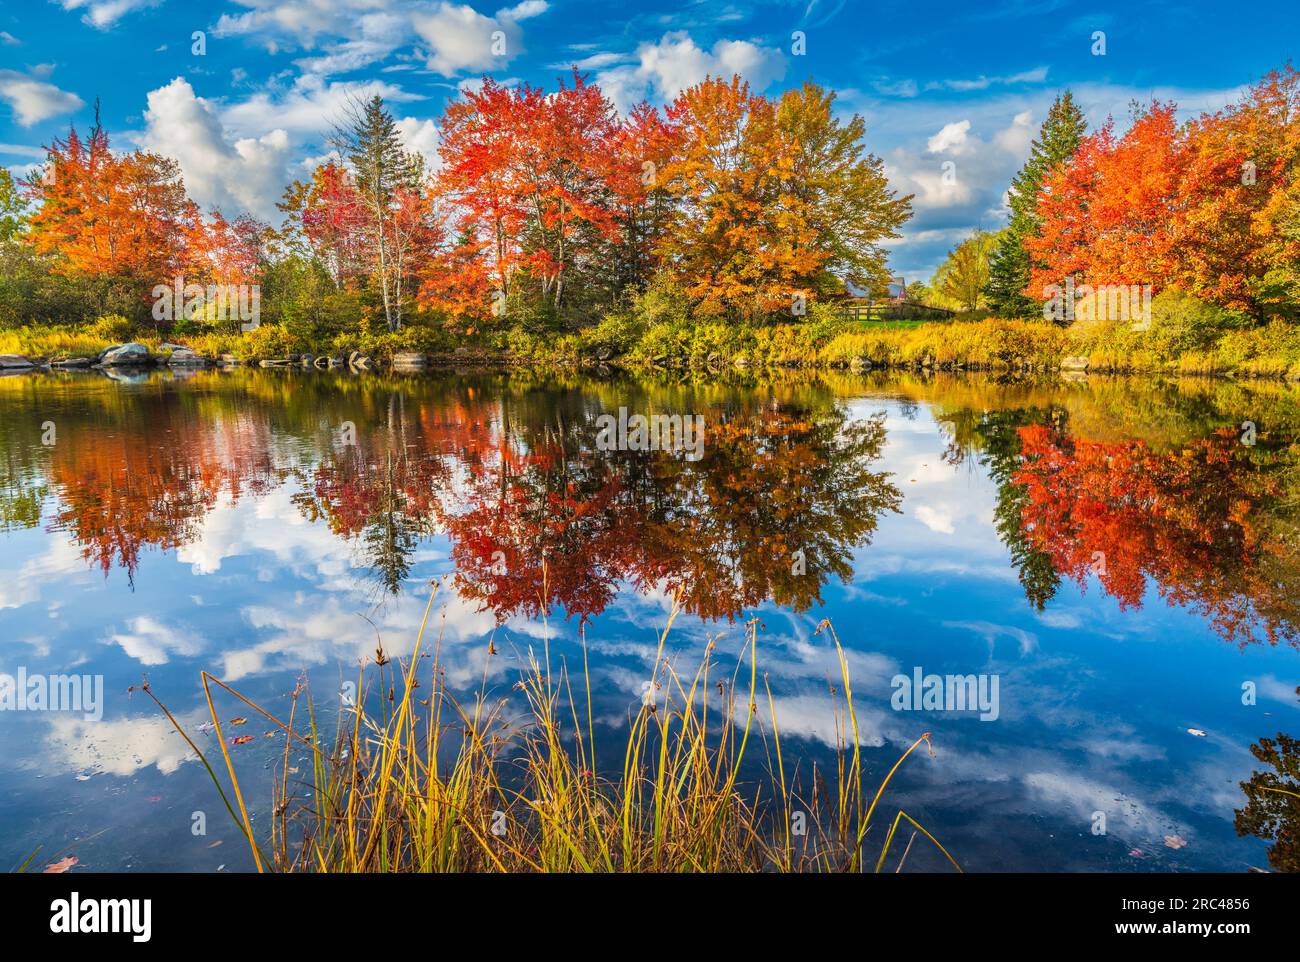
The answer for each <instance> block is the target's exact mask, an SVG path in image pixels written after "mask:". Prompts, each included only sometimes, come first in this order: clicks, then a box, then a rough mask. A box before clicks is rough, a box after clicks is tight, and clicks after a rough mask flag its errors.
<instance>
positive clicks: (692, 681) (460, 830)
mask: <svg viewBox="0 0 1300 962" xmlns="http://www.w3.org/2000/svg"><path fill="white" fill-rule="evenodd" d="M435 594H436V592H435ZM432 605H433V598H432V597H431V598H430V602H429V608H426V610H425V616H424V621H423V623H422V625H421V628H420V634H419V637H418V638H417V640H416V643H415V646H414V649H413V651H412V652H411V655H410V656H409V657H408V658H406V659H396V660H394V661H390V660H389V659H388V658H387V656H385V655H384V653H383V651H382V648H381V649H380V650H379V651H377V652H376V657H375V659H374V661H373V663H372V664H371V665H370V666H369V668H366V667H363V668H362V669H361V674H360V677H359V678H358V685H357V691H358V692H359V693H360V694H359V695H358V697H357V698H356V705H357V706H358V708H357V709H355V710H352V711H347V710H345V711H344V712H343V713H342V714H341V715H340V722H339V725H338V730H337V732H336V733H335V734H333V735H332V736H326V735H324V734H323V733H322V732H320V731H319V730H318V728H317V718H316V713H315V711H314V710H313V709H312V707H311V705H310V701H308V702H307V704H306V705H304V704H303V701H302V697H301V695H302V693H301V692H299V693H297V694H295V696H294V698H293V701H292V705H291V707H290V709H289V714H288V718H287V719H286V720H285V721H281V720H280V719H278V718H276V717H274V716H273V715H272V714H270V713H268V712H266V711H265V710H263V709H262V708H260V707H259V706H257V705H255V704H253V703H252V702H250V701H247V700H246V699H244V698H243V696H241V695H239V693H238V692H235V691H234V690H233V689H231V688H229V687H228V686H226V685H224V684H223V683H221V682H219V681H218V680H217V679H215V678H213V677H212V676H210V675H207V674H204V676H203V685H204V690H205V692H206V694H207V703H208V707H209V709H210V712H211V717H212V724H213V726H214V728H215V734H216V737H217V739H218V740H219V742H220V745H221V757H220V758H216V757H213V758H211V759H209V758H208V757H207V756H206V755H205V754H204V753H203V752H202V751H201V750H200V748H199V747H198V745H197V744H195V742H194V741H193V740H192V739H191V737H190V735H189V734H188V733H186V732H184V731H183V730H182V729H181V728H180V726H179V725H177V729H178V731H180V732H181V734H182V735H183V736H184V737H185V739H186V741H187V742H188V743H189V744H190V747H191V748H192V749H193V750H194V752H195V753H196V754H198V755H199V757H200V759H201V760H202V762H203V764H204V765H205V766H207V767H208V771H209V774H210V775H211V776H212V779H213V782H214V784H215V785H216V788H217V790H218V791H219V792H220V793H221V796H222V798H223V800H224V801H225V803H226V807H227V809H228V811H229V812H230V814H231V817H232V818H233V819H234V820H235V822H236V824H237V825H239V827H240V830H241V832H242V833H243V834H244V836H245V838H246V839H248V841H249V845H250V852H251V854H252V858H253V861H254V863H255V864H256V865H257V867H258V869H259V870H262V871H276V872H406V871H410V872H447V871H510V872H516V871H525V872H613V871H619V872H678V871H680V872H699V871H708V872H743V871H863V870H865V871H872V870H874V871H880V870H882V869H884V868H885V867H886V864H887V867H888V870H890V871H892V870H895V869H896V868H900V867H901V866H902V865H903V864H904V863H905V861H906V858H907V856H908V853H909V852H910V851H911V849H912V848H913V843H917V844H933V845H935V846H938V848H939V851H940V852H942V854H943V856H945V857H946V858H947V859H948V861H950V862H951V863H952V864H953V866H954V867H956V868H958V870H960V869H959V866H958V865H957V863H956V861H954V860H953V859H952V858H951V856H949V855H948V853H947V852H946V851H944V850H943V848H942V846H940V845H939V843H938V841H937V840H935V839H934V838H933V837H932V836H930V835H929V833H928V832H927V831H926V830H925V829H924V828H922V827H921V826H920V825H918V824H917V823H916V822H914V821H913V820H912V819H911V817H910V816H908V815H907V814H906V813H905V812H903V811H894V812H893V813H892V817H887V816H886V815H885V813H884V811H883V809H882V808H881V807H880V801H881V798H882V796H883V795H884V792H885V789H886V788H887V787H888V785H889V782H890V780H891V779H892V777H893V775H894V773H895V772H896V771H897V770H898V769H899V767H900V766H901V765H902V763H903V760H904V759H906V758H907V756H908V755H910V754H911V753H912V752H913V751H914V750H915V749H916V748H918V747H919V746H920V745H921V744H922V743H925V745H926V746H927V748H928V747H929V737H930V736H929V734H928V733H926V734H922V735H920V736H919V737H918V738H917V739H916V741H915V742H913V743H912V745H911V746H910V747H909V748H907V750H906V751H905V752H903V753H902V756H901V757H900V758H899V759H898V760H897V762H896V763H895V764H894V766H893V768H892V769H890V770H889V772H888V773H887V774H885V775H884V777H883V778H882V779H881V781H880V783H879V785H878V787H877V788H876V789H875V790H874V791H872V790H870V789H869V788H868V787H867V776H866V774H865V773H864V771H863V760H862V757H861V753H860V749H859V744H860V742H859V737H858V722H857V715H856V713H855V710H854V707H853V699H852V688H851V679H850V678H849V675H848V666H847V661H846V659H845V656H844V652H843V650H842V649H841V648H840V644H839V640H838V638H837V637H836V636H835V633H834V631H833V629H830V626H829V624H828V623H825V622H824V623H823V626H822V628H820V629H819V632H821V633H823V634H824V635H827V636H829V640H830V641H831V643H833V644H834V646H835V649H836V652H837V653H838V656H839V666H840V678H838V679H836V680H835V682H834V683H833V684H832V687H831V695H830V697H831V699H832V711H833V714H834V721H835V731H836V733H837V736H838V738H837V740H838V749H837V751H836V762H835V771H834V772H830V773H825V772H821V771H819V770H817V769H815V768H814V769H811V770H807V769H804V768H801V766H800V765H799V763H798V761H797V760H796V759H794V758H792V757H791V756H790V752H789V746H788V745H785V746H783V744H782V733H781V730H780V726H779V724H778V713H777V710H776V705H775V702H774V700H773V698H772V694H771V691H770V690H769V689H768V687H767V683H766V680H765V677H764V676H763V675H762V674H761V673H760V671H759V667H758V662H759V660H760V658H759V652H758V635H757V625H756V623H753V622H751V623H750V624H749V625H748V626H747V628H746V633H745V644H744V646H743V648H742V651H741V652H740V655H739V658H738V659H737V660H736V661H735V662H734V663H729V662H728V661H727V660H724V659H723V658H722V657H721V656H720V655H719V653H718V652H717V650H716V648H715V646H714V645H713V644H710V645H709V648H708V651H707V653H706V656H705V659H704V662H703V664H702V665H700V667H699V668H698V670H696V671H695V672H694V673H693V674H678V672H677V670H676V669H675V667H674V660H673V659H672V658H671V657H666V656H665V649H666V646H667V643H668V638H669V634H670V631H671V627H672V623H673V620H674V618H675V617H676V614H677V612H678V610H679V608H678V607H677V605H676V604H674V607H673V610H672V612H671V613H670V616H669V619H668V622H667V625H666V627H665V628H664V630H663V633H662V634H661V635H660V638H659V643H658V651H657V652H656V656H655V662H654V668H653V671H652V673H651V677H650V679H649V686H648V693H647V696H646V698H645V699H644V700H643V701H642V702H641V703H640V704H637V705H634V706H632V707H631V708H629V712H628V716H629V717H628V729H627V734H626V736H625V741H624V742H621V743H619V744H618V745H617V750H616V752H615V753H614V755H616V756H617V757H620V758H621V759H622V764H621V767H620V768H618V769H616V770H614V771H612V772H610V771H605V770H600V769H599V768H598V765H597V762H596V758H597V757H598V756H599V755H601V753H598V752H597V747H596V738H597V729H596V726H595V724H594V722H593V709H592V693H591V688H590V678H589V676H588V675H587V673H586V669H585V661H586V660H585V649H584V665H583V671H582V673H581V674H580V675H575V676H573V677H571V676H570V674H569V673H568V671H567V670H566V669H565V668H564V667H563V664H562V663H561V666H560V667H559V668H556V667H555V666H553V665H552V664H551V659H550V652H549V646H548V647H547V648H546V649H545V650H544V654H543V655H542V660H541V661H538V660H536V659H533V658H531V657H530V664H529V666H528V668H527V670H526V671H525V672H524V673H523V675H522V677H521V678H520V679H519V681H518V683H517V684H516V685H515V686H514V687H515V688H516V689H518V690H519V691H521V692H522V693H523V696H524V698H525V699H526V702H527V709H526V710H525V711H523V712H522V713H521V712H518V711H515V710H512V708H511V707H510V706H509V705H508V703H507V700H506V699H505V698H494V697H493V696H492V695H491V694H490V693H489V691H488V690H487V682H486V679H487V677H488V676H489V674H490V671H489V661H490V659H492V658H493V657H497V656H496V653H495V651H494V650H493V648H492V645H491V643H489V644H488V646H487V648H486V650H485V652H484V679H485V680H484V685H483V688H482V689H481V690H480V692H479V693H478V695H477V696H476V697H475V698H474V700H473V702H472V703H468V702H462V701H459V700H458V699H457V698H456V697H455V696H454V695H453V694H452V692H451V691H449V690H448V688H447V687H446V684H445V679H444V675H443V672H442V670H441V663H440V654H441V649H442V639H441V637H439V638H438V639H437V640H436V641H434V642H432V643H430V642H429V641H428V640H427V639H426V626H427V624H428V618H429V609H430V608H431V607H432ZM823 629H824V630H823ZM145 691H146V692H148V693H149V694H150V696H151V697H154V693H153V692H152V691H150V690H149V689H148V687H147V686H146V687H145ZM368 695H369V696H370V697H367V696H368ZM214 699H217V700H222V701H225V702H229V701H230V700H231V699H235V700H237V703H238V704H239V710H240V711H246V710H249V709H251V710H252V711H254V712H257V713H258V714H259V715H261V716H262V717H263V718H265V720H266V721H267V722H268V723H269V724H271V725H273V726H275V727H276V728H277V729H279V730H280V731H281V732H283V733H284V736H285V747H284V756H283V759H282V762H281V768H280V772H279V773H278V775H277V777H276V779H275V781H276V787H275V789H274V796H275V797H274V798H273V799H270V800H269V801H270V808H271V809H272V811H273V813H274V815H273V818H272V827H271V829H270V833H269V835H266V834H262V833H259V832H258V831H257V830H255V829H254V828H253V821H252V819H250V817H249V815H248V805H249V801H250V800H249V799H248V797H247V796H246V795H245V793H244V789H243V787H242V783H241V780H240V774H239V771H238V768H237V767H236V765H235V763H234V761H233V759H232V750H231V748H229V747H228V745H229V742H228V740H227V738H226V737H225V736H226V735H227V734H229V732H228V730H227V728H223V726H222V721H221V717H222V712H220V711H219V710H218V709H217V708H216V707H215V704H214ZM155 701H157V699H156V698H155ZM368 705H369V706H373V707H374V708H375V709H377V713H374V712H372V711H369V710H367V706H368ZM159 706H160V707H162V703H161V702H159ZM162 710H163V711H164V712H167V709H166V708H163V709H162ZM304 716H305V717H304ZM167 717H168V718H169V719H171V720H172V723H173V724H174V725H175V724H177V723H176V721H175V718H174V717H173V716H172V715H171V714H170V713H168V715H167ZM303 750H305V751H307V752H308V753H309V754H310V757H311V759H312V761H311V764H310V768H309V769H304V773H303V774H300V775H299V776H298V777H296V778H291V777H290V759H291V753H300V752H302V751H303ZM603 757H612V756H611V755H610V754H608V753H604V754H603ZM742 764H744V766H745V769H744V771H745V773H746V774H742ZM222 768H224V770H225V771H224V775H225V777H226V778H228V779H229V783H228V786H226V787H223V784H222V782H223V780H224V779H223V778H221V777H218V775H217V774H216V772H217V770H218V769H222ZM754 771H766V772H767V773H768V775H769V776H770V777H765V778H764V779H763V782H764V784H762V785H761V786H760V785H756V784H754V783H753V782H752V781H751V780H747V779H752V775H751V774H749V773H752V772H754ZM878 811H879V812H880V815H879V825H878V827H877V828H876V830H875V831H874V832H873V833H872V834H871V836H870V838H871V840H872V841H871V843H870V845H868V844H866V841H867V830H868V828H869V827H871V826H872V825H873V824H874V821H873V820H875V819H876V818H877V812H878ZM900 828H901V829H902V831H901V832H900V831H899V829H900ZM903 835H906V836H907V838H903V837H902V836H903Z"/></svg>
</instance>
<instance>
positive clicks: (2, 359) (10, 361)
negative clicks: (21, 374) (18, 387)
mask: <svg viewBox="0 0 1300 962" xmlns="http://www.w3.org/2000/svg"><path fill="white" fill-rule="evenodd" d="M35 366H36V365H35V364H34V363H32V361H31V360H30V359H28V358H25V357H23V356H22V355H21V354H0V371H27V370H30V369H31V368H34V367H35Z"/></svg>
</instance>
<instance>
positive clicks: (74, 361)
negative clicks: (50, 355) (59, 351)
mask: <svg viewBox="0 0 1300 962" xmlns="http://www.w3.org/2000/svg"><path fill="white" fill-rule="evenodd" d="M91 363H92V362H91V359H90V358H88V357H56V358H55V359H54V360H52V361H50V367H52V368H54V369H55V370H56V371H76V370H82V369H85V368H88V367H90V365H91Z"/></svg>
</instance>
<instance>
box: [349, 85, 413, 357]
mask: <svg viewBox="0 0 1300 962" xmlns="http://www.w3.org/2000/svg"><path fill="white" fill-rule="evenodd" d="M349 113H350V116H349V118H348V123H347V124H346V125H345V126H340V127H337V128H336V129H335V135H334V138H333V143H334V146H335V147H337V148H339V150H340V152H342V153H344V154H346V156H347V159H348V161H349V163H350V164H351V166H352V170H353V173H354V175H355V177H356V186H357V191H358V193H359V194H360V195H361V199H362V201H363V202H364V204H365V206H366V211H367V215H368V219H369V221H370V225H369V231H368V234H369V235H370V237H369V247H370V250H371V256H372V259H373V262H374V272H375V277H376V279H377V280H378V282H379V288H380V292H381V294H382V295H383V302H384V317H385V319H386V321H387V323H388V330H389V331H397V330H400V329H401V326H402V263H401V262H402V257H403V250H402V244H401V241H402V238H401V237H399V236H397V234H396V230H395V225H394V224H393V223H392V216H391V215H392V206H393V200H394V196H395V194H396V191H397V190H398V189H399V188H402V187H406V188H410V187H414V186H416V185H418V183H419V181H420V179H421V177H422V175H423V170H422V166H423V165H422V164H421V162H420V160H419V158H418V157H417V156H414V155H412V154H410V153H407V151H405V150H404V149H403V148H402V140H401V136H400V135H399V134H398V132H397V124H396V122H394V120H393V115H392V114H390V113H389V112H388V111H387V110H386V109H385V107H384V101H383V98H381V97H379V96H378V95H376V96H374V97H372V98H371V99H370V100H369V101H367V102H366V103H364V104H360V103H356V102H353V103H351V104H349Z"/></svg>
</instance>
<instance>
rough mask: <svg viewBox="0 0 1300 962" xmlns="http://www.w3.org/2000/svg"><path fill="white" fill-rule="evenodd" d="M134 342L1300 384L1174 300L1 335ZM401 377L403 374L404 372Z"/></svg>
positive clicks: (1, 348) (682, 365)
mask: <svg viewBox="0 0 1300 962" xmlns="http://www.w3.org/2000/svg"><path fill="white" fill-rule="evenodd" d="M125 341H136V342H138V343H142V344H144V345H145V346H146V347H148V348H149V349H150V351H151V353H152V354H153V355H154V360H155V361H158V362H165V361H166V360H167V357H168V351H169V348H170V347H172V346H174V345H181V346H184V347H186V348H189V349H191V350H193V351H194V352H196V353H197V354H198V355H200V356H201V357H203V358H206V359H208V360H209V361H211V362H213V363H216V362H218V361H219V360H221V359H225V360H226V361H227V362H231V361H234V362H238V363H243V364H250V363H257V362H260V361H275V362H288V361H289V360H290V359H293V360H294V361H295V363H296V361H297V359H298V358H300V357H301V356H303V355H309V356H311V357H327V358H328V357H333V358H336V359H338V360H339V361H340V362H341V363H342V364H343V365H346V363H347V360H348V359H349V358H350V357H353V356H354V355H364V356H365V357H367V358H369V359H370V361H371V366H373V367H376V368H381V369H388V368H390V367H393V366H394V359H395V358H397V357H398V356H399V355H406V359H407V360H409V359H410V358H412V357H415V358H422V359H423V360H422V362H421V366H425V365H427V366H428V367H433V368H436V367H439V366H445V365H465V366H472V365H481V366H493V367H514V366H523V367H551V368H557V369H561V370H587V369H596V370H600V369H602V368H606V367H609V368H615V367H617V368H620V369H624V370H628V371H631V372H642V371H654V370H667V371H679V372H695V373H703V374H707V373H712V374H720V373H722V372H724V371H732V370H735V371H741V372H744V371H760V370H762V369H764V368H808V369H826V368H847V369H849V370H854V371H861V370H866V369H869V368H885V369H891V368H893V369H909V370H930V369H932V370H947V371H952V370H957V371H960V370H965V371H1035V372H1053V371H1057V370H1066V371H1085V370H1086V371H1092V372H1096V373H1106V374H1137V375H1194V376H1222V377H1244V378H1269V379H1286V380H1289V381H1300V325H1296V324H1292V323H1290V322H1288V321H1285V320H1280V319H1278V320H1273V321H1271V322H1268V323H1265V324H1263V325H1259V324H1253V323H1251V322H1249V321H1248V320H1247V319H1245V318H1243V317H1241V316H1239V315H1236V314H1233V313H1232V312H1228V311H1225V310H1222V309H1220V308H1216V307H1212V306H1210V305H1207V304H1205V303H1203V302H1200V301H1197V300H1196V299H1195V298H1192V297H1190V296H1189V295H1186V294H1181V293H1179V292H1176V291H1169V292H1165V293H1163V294H1161V295H1159V296H1158V297H1156V298H1155V301H1154V303H1153V305H1152V311H1151V318H1150V320H1149V322H1146V323H1143V324H1135V323H1132V322H1129V321H1115V322H1110V321H1102V320H1087V321H1076V322H1075V323H1074V324H1072V325H1071V326H1069V327H1064V326H1061V325H1058V324H1055V323H1052V322H1049V321H1026V320H1004V319H1000V318H993V317H984V316H981V315H979V314H973V315H968V316H965V317H959V318H958V319H956V320H953V321H945V322H897V323H881V322H848V321H844V320H842V319H840V318H839V317H838V316H837V315H836V314H835V312H834V309H833V307H830V306H823V305H815V306H814V307H813V309H812V311H811V312H810V315H809V316H808V317H806V318H802V319H800V320H799V321H798V322H797V323H778V324H740V323H731V322H727V321H722V320H705V319H697V318H692V317H689V316H688V315H687V314H686V312H685V309H684V307H683V306H682V301H680V300H678V299H676V298H672V297H670V296H667V295H665V294H663V293H662V292H655V291H651V292H648V293H647V294H645V295H641V296H639V297H637V298H635V299H634V301H633V303H632V305H631V306H630V307H629V308H628V309H627V310H625V311H620V312H613V313H610V314H608V315H606V316H605V318H604V319H603V320H601V322H600V323H598V324H596V325H594V326H591V327H587V328H583V329H581V330H578V331H573V332H570V333H562V332H559V331H556V330H554V329H542V330H537V331H531V330H529V329H528V328H527V327H525V326H522V325H520V326H516V327H512V328H507V329H505V330H502V331H498V332H494V333H492V334H486V335H481V336H479V337H477V338H473V339H467V338H464V337H461V338H456V339H453V338H451V337H449V336H448V335H447V334H446V333H445V332H444V331H442V330H440V329H438V328H433V327H425V326H410V327H407V328H404V329H403V330H401V331H398V332H396V333H392V334H390V333H387V332H379V333H359V334H350V335H346V336H344V335H340V336H338V337H336V338H334V339H332V340H330V341H328V342H325V343H319V344H317V343H313V342H310V341H308V340H305V339H303V338H301V337H294V336H292V335H290V333H289V332H288V331H287V330H286V329H285V328H284V327H282V326H280V325H276V324H264V325H262V326H261V327H259V328H258V329H257V330H254V331H251V332H248V333H239V332H234V333H229V334H224V333H205V334H200V335H197V336H189V337H187V336H185V335H177V334H173V335H172V337H171V338H170V341H162V340H161V339H160V338H159V337H158V336H152V337H151V336H148V335H142V334H141V332H139V330H138V328H135V327H134V326H133V325H131V324H130V323H129V322H128V321H126V320H125V319H124V318H120V317H115V316H109V317H103V318H100V319H99V320H98V321H96V322H95V323H94V324H92V325H88V326H84V327H80V328H71V329H69V328H22V329H19V330H16V331H7V332H3V333H0V355H11V354H12V355H20V356H25V357H27V358H30V359H31V360H32V361H33V362H34V363H35V364H37V365H38V366H39V365H40V364H42V363H49V362H51V361H58V360H60V359H67V358H76V357H82V358H95V357H96V356H97V355H98V354H99V353H100V352H101V351H103V350H104V349H105V348H107V347H110V346H112V345H114V344H121V343H123V342H125ZM397 366H398V367H401V366H402V365H400V364H399V365H397Z"/></svg>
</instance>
